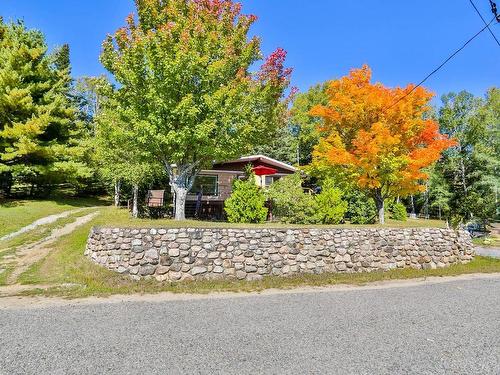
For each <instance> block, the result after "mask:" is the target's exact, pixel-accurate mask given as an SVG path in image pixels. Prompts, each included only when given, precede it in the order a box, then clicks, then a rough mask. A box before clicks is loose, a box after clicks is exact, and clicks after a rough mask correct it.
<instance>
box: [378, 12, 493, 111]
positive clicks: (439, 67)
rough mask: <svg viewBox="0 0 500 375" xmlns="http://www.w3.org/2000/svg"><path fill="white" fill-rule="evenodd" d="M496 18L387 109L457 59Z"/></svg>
mask: <svg viewBox="0 0 500 375" xmlns="http://www.w3.org/2000/svg"><path fill="white" fill-rule="evenodd" d="M495 19H496V18H495V17H494V18H493V19H492V20H491V21H490V22H489V23H487V24H486V26H484V27H483V28H482V29H481V30H479V31H478V32H477V33H476V34H474V36H473V37H471V38H470V39H469V40H468V41H466V42H465V43H464V44H463V45H462V47H460V48H459V49H457V50H456V51H455V52H453V53H452V54H451V55H450V56H449V57H448V58H447V59H446V60H444V61H443V62H442V63H441V65H439V66H438V67H437V68H436V69H434V70H433V71H432V72H430V73H429V74H428V75H427V76H426V77H425V78H424V79H423V80H421V81H420V82H419V83H418V85H416V86H414V87H413V88H412V89H411V90H410V91H408V92H407V93H406V94H405V95H403V96H402V97H400V98H399V99H398V100H396V101H395V102H394V103H392V104H391V105H390V106H389V107H387V108H386V110H387V109H390V108H392V107H394V106H395V105H396V104H398V103H399V102H400V101H401V100H403V99H404V98H406V97H407V96H408V95H410V94H411V93H412V92H413V91H415V90H416V89H417V88H418V87H419V86H421V85H422V84H423V83H424V82H425V81H427V80H428V79H429V78H430V77H431V76H432V75H434V74H435V73H436V72H437V71H438V70H439V69H441V68H442V67H443V66H444V65H445V64H446V63H447V62H448V61H450V60H451V59H452V58H453V57H455V55H456V54H457V53H459V52H460V51H461V50H463V49H464V48H465V47H466V46H467V45H468V44H469V43H470V42H472V41H473V40H474V39H476V37H477V36H478V35H479V34H481V33H482V32H483V31H484V30H486V29H487V28H488V27H489V26H490V25H491V23H492V22H493V21H494V20H495Z"/></svg>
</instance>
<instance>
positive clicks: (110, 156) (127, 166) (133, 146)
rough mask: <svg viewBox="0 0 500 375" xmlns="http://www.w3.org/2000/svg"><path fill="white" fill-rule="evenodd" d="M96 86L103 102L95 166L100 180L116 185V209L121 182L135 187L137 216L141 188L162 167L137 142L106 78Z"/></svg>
mask: <svg viewBox="0 0 500 375" xmlns="http://www.w3.org/2000/svg"><path fill="white" fill-rule="evenodd" d="M93 87H94V89H95V90H96V95H95V97H97V98H99V103H100V104H99V108H98V110H97V112H96V115H95V117H94V122H95V124H94V127H95V128H94V134H95V135H94V137H93V140H92V146H93V150H94V153H93V160H94V165H95V166H96V167H97V169H98V171H99V174H100V176H101V178H102V179H103V180H104V181H108V182H111V183H112V184H113V185H114V188H115V205H116V206H117V205H118V204H119V200H120V190H121V185H122V182H126V183H128V184H129V185H131V186H132V216H133V217H137V216H138V215H139V202H138V200H139V197H138V194H139V188H140V186H141V185H144V184H147V183H148V182H150V181H152V180H154V179H155V177H157V176H158V175H159V174H160V173H161V171H162V168H161V164H160V163H159V162H158V161H156V162H155V160H154V158H153V157H152V155H151V154H149V152H148V149H141V148H140V147H139V144H138V143H137V142H135V139H134V136H135V134H134V133H133V132H131V129H130V128H129V127H127V126H126V116H124V112H125V111H124V109H123V108H122V107H121V106H120V103H119V101H117V100H116V96H117V92H116V90H115V89H114V88H113V87H112V86H111V85H110V84H109V83H108V82H107V81H106V80H105V79H103V78H101V79H99V80H97V81H94V86H93Z"/></svg>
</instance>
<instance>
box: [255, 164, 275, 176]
mask: <svg viewBox="0 0 500 375" xmlns="http://www.w3.org/2000/svg"><path fill="white" fill-rule="evenodd" d="M252 171H253V173H255V174H256V175H257V176H270V175H273V174H276V172H278V170H277V169H274V168H270V167H264V166H263V165H259V166H258V167H254V168H252Z"/></svg>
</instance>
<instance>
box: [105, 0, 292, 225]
mask: <svg viewBox="0 0 500 375" xmlns="http://www.w3.org/2000/svg"><path fill="white" fill-rule="evenodd" d="M136 8H137V15H136V16H134V15H131V16H129V17H128V18H127V25H126V26H125V27H123V28H121V29H119V30H118V31H117V32H116V33H115V34H114V35H113V36H109V37H108V38H107V39H106V41H105V42H104V44H103V52H102V55H101V61H102V63H103V64H104V66H105V67H106V69H107V70H108V71H109V72H111V73H112V74H113V76H114V78H115V80H116V81H117V82H118V83H119V90H118V93H117V100H118V101H119V103H120V106H121V108H124V109H125V110H124V115H125V117H126V121H125V124H126V126H127V127H128V128H129V129H130V133H131V137H132V139H134V141H135V142H136V143H137V144H138V148H139V149H147V150H148V151H149V152H150V154H151V155H154V158H155V160H159V161H160V162H161V163H162V164H163V166H164V168H165V170H166V172H167V174H168V176H169V180H170V184H171V186H172V189H173V191H174V192H175V197H176V199H175V218H176V219H178V220H180V219H183V218H184V216H185V214H184V210H185V200H186V195H187V193H188V191H189V190H190V189H191V187H192V185H193V182H194V179H195V177H196V175H197V174H198V172H199V171H200V170H201V169H202V168H204V167H207V166H210V165H211V164H212V163H213V161H214V160H218V159H226V158H232V157H235V156H238V155H240V154H241V153H243V152H245V151H249V150H251V149H252V148H253V146H254V145H256V144H258V143H259V142H260V141H261V140H262V138H263V137H265V136H266V135H268V134H270V133H271V134H272V133H274V129H275V128H276V127H278V126H280V124H282V123H283V120H284V113H285V110H286V103H285V102H284V101H283V95H284V91H285V89H286V88H287V87H288V85H289V76H290V74H291V70H290V69H286V68H285V67H284V61H285V56H286V53H285V51H283V50H282V49H278V50H276V51H275V52H274V53H272V54H271V55H270V56H269V57H268V58H267V59H266V60H265V62H264V63H263V65H262V66H261V68H260V70H259V71H258V72H256V73H251V72H250V69H251V68H252V66H254V64H255V63H256V62H257V61H258V60H259V59H260V58H261V52H260V41H259V39H258V38H257V37H253V38H250V39H249V38H248V37H247V35H248V32H249V29H250V27H251V25H252V24H253V23H254V21H255V19H256V17H255V16H252V15H249V16H247V15H243V14H242V13H241V6H240V5H239V4H237V3H233V2H232V1H230V0H221V1H208V0H200V1H185V0H170V1H163V0H136Z"/></svg>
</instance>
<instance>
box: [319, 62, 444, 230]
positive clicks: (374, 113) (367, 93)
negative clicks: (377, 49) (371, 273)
mask: <svg viewBox="0 0 500 375" xmlns="http://www.w3.org/2000/svg"><path fill="white" fill-rule="evenodd" d="M370 80H371V70H370V69H369V68H368V66H363V67H362V68H361V69H354V70H352V71H351V72H350V74H349V76H347V77H343V78H341V79H339V80H335V81H332V82H331V83H330V85H329V87H328V90H327V95H328V98H329V100H328V105H326V106H322V105H319V106H317V107H315V108H313V110H312V114H313V115H316V116H319V117H321V118H323V121H324V123H323V124H322V125H321V126H320V131H321V132H322V133H323V136H322V137H321V138H320V142H319V145H318V146H316V148H315V151H314V154H313V156H314V160H313V163H315V164H319V165H321V166H323V168H324V167H325V166H326V167H333V168H336V169H337V170H340V171H341V172H342V173H343V175H344V176H346V177H347V178H349V179H351V180H354V181H355V182H356V184H357V185H358V187H359V188H361V189H363V190H366V191H367V192H368V193H369V194H370V195H371V196H372V197H373V199H374V200H375V204H376V206H377V211H378V217H379V222H380V223H384V200H385V199H387V198H395V197H397V196H401V197H403V196H407V195H409V194H412V193H415V192H418V191H422V190H424V189H425V187H424V186H423V185H422V181H424V180H426V179H427V178H428V176H427V174H426V173H425V172H424V170H423V169H424V168H425V167H427V166H429V165H431V164H433V163H434V162H436V161H437V160H438V159H439V157H440V155H441V152H442V151H443V150H445V149H446V148H448V147H450V146H451V145H452V144H453V142H452V141H451V140H450V139H448V137H446V136H443V135H441V134H440V133H439V129H438V124H437V123H436V122H435V121H434V120H431V119H424V114H425V112H426V111H427V110H428V109H429V105H428V103H429V101H430V99H431V98H432V94H431V93H430V92H428V91H427V90H425V89H424V88H421V87H419V88H417V89H415V91H414V92H413V93H412V94H411V95H408V96H404V95H405V93H407V92H408V91H409V90H411V89H412V88H413V86H412V85H409V86H408V87H407V88H405V89H403V88H387V87H385V86H383V85H382V84H380V83H375V84H372V83H371V82H370ZM401 98H403V99H401Z"/></svg>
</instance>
